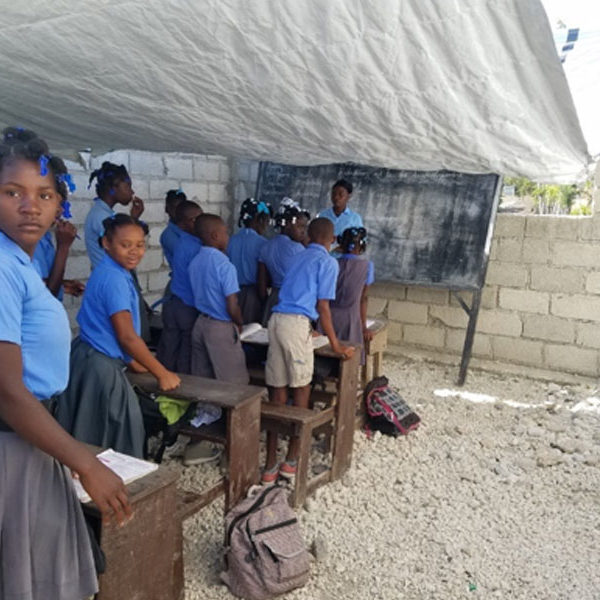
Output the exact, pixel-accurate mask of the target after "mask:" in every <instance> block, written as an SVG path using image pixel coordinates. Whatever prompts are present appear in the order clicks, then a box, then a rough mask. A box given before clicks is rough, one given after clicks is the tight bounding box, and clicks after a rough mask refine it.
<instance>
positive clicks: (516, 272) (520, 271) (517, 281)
mask: <svg viewBox="0 0 600 600" xmlns="http://www.w3.org/2000/svg"><path fill="white" fill-rule="evenodd" d="M527 278H528V273H527V267H524V266H522V265H519V264H517V263H501V262H496V261H490V264H489V266H488V270H487V275H486V278H485V282H486V284H487V285H493V284H496V285H500V286H503V285H505V286H508V287H517V288H524V287H525V286H526V285H527Z"/></svg>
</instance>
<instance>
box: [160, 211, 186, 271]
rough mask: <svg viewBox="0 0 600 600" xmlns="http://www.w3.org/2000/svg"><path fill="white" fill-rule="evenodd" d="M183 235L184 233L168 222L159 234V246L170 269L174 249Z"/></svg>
mask: <svg viewBox="0 0 600 600" xmlns="http://www.w3.org/2000/svg"><path fill="white" fill-rule="evenodd" d="M184 233H185V232H184V231H183V230H182V229H180V228H179V227H177V225H175V223H173V221H169V222H168V223H167V226H166V227H165V229H164V230H163V232H162V233H161V234H160V245H161V246H162V249H163V254H164V255H165V258H166V259H167V262H168V263H169V267H171V269H172V268H173V257H174V255H175V248H177V243H178V242H179V240H180V238H181V237H182V236H183V234H184Z"/></svg>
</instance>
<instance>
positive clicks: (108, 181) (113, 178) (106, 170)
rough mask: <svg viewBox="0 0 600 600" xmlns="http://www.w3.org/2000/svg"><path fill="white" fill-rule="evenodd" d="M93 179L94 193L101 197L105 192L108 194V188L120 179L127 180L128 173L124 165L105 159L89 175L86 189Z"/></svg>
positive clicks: (112, 186)
mask: <svg viewBox="0 0 600 600" xmlns="http://www.w3.org/2000/svg"><path fill="white" fill-rule="evenodd" d="M94 179H95V180H96V195H97V196H98V197H99V198H102V197H103V196H105V195H106V194H109V193H110V190H111V189H112V188H114V187H115V186H116V185H117V184H118V183H120V182H121V181H128V180H129V173H128V172H127V168H126V167H125V165H116V164H114V163H111V162H109V161H107V160H105V161H104V162H103V163H102V166H101V167H100V168H99V169H96V170H95V171H93V172H92V174H91V175H90V180H89V183H88V189H89V188H90V186H91V185H92V181H94Z"/></svg>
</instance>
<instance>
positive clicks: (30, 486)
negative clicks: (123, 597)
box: [0, 432, 98, 600]
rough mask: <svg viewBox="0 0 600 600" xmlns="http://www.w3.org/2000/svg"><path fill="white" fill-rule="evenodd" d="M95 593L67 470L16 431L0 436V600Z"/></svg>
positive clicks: (78, 598)
mask: <svg viewBox="0 0 600 600" xmlns="http://www.w3.org/2000/svg"><path fill="white" fill-rule="evenodd" d="M97 591H98V584H97V580H96V571H95V568H94V560H93V557H92V551H91V548H90V540H89V537H88V532H87V529H86V525H85V521H84V517H83V513H82V511H81V505H80V504H79V500H78V499H77V496H76V494H75V490H74V489H73V484H72V482H71V476H70V474H69V472H68V470H67V469H66V468H65V467H64V466H62V465H61V464H60V463H58V462H57V461H56V460H54V459H53V458H52V457H51V456H49V455H48V454H46V453H44V452H42V451H41V450H39V449H38V448H36V447H35V446H33V445H31V444H30V443H29V442H26V441H25V440H23V439H22V438H21V437H19V436H18V435H17V434H16V433H5V432H0V598H2V600H50V599H52V600H82V599H83V598H88V597H89V596H91V595H93V594H95V593H96V592H97Z"/></svg>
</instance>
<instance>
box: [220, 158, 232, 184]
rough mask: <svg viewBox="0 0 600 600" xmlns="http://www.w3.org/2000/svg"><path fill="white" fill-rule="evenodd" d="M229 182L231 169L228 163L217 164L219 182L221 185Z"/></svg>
mask: <svg viewBox="0 0 600 600" xmlns="http://www.w3.org/2000/svg"><path fill="white" fill-rule="evenodd" d="M230 180H231V168H230V166H229V163H228V162H221V163H220V164H219V181H220V182H221V183H229V181H230Z"/></svg>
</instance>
